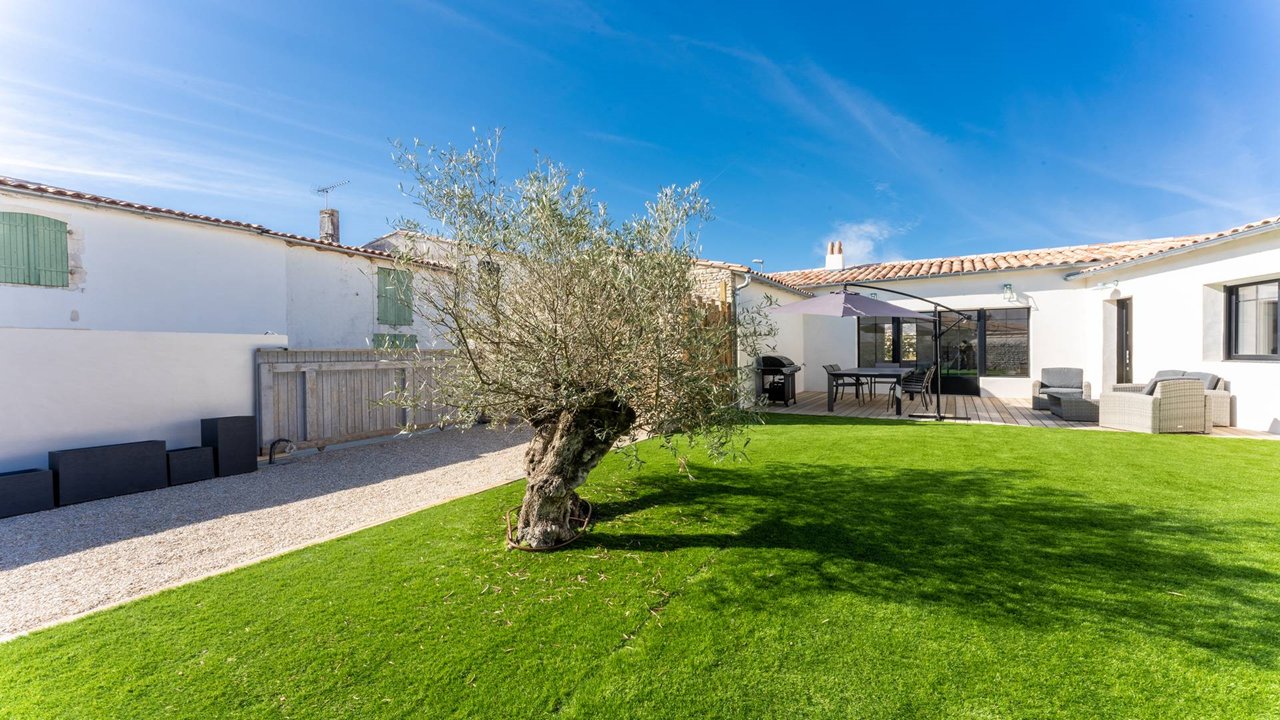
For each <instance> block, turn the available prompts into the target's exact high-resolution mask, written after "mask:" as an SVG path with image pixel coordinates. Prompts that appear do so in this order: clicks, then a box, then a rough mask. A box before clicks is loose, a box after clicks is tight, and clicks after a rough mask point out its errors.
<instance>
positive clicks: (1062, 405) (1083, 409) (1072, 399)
mask: <svg viewBox="0 0 1280 720" xmlns="http://www.w3.org/2000/svg"><path fill="white" fill-rule="evenodd" d="M1045 396H1046V397H1047V398H1049V412H1051V413H1053V414H1054V415H1055V416H1057V417H1060V418H1062V419H1063V420H1066V421H1068V422H1098V401H1097V400H1090V399H1089V398H1087V397H1084V394H1083V393H1080V392H1074V393H1065V392H1064V393H1056V392H1050V393H1045Z"/></svg>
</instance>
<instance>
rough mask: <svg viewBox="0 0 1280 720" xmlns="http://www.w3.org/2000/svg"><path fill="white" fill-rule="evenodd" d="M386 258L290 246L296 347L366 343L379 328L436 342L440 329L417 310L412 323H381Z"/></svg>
mask: <svg viewBox="0 0 1280 720" xmlns="http://www.w3.org/2000/svg"><path fill="white" fill-rule="evenodd" d="M392 265H393V263H391V262H390V261H384V260H375V259H373V258H367V257H362V256H358V255H344V254H341V253H335V252H328V251H321V250H316V249H313V248H309V247H291V248H289V251H288V256H287V282H288V330H289V339H290V342H292V346H291V347H293V348H295V349H307V348H326V349H328V348H365V347H369V343H370V342H371V341H372V338H373V334H374V333H399V334H406V335H417V337H418V345H419V347H421V348H423V349H426V348H431V347H435V344H436V342H437V340H436V338H437V335H438V333H437V332H436V331H435V330H434V329H433V328H431V327H430V326H429V325H428V324H427V323H425V322H424V321H423V320H422V318H420V317H418V316H417V314H416V313H415V315H414V319H413V324H412V325H406V326H390V325H382V324H380V323H378V322H377V317H378V267H379V266H382V267H391V266H392Z"/></svg>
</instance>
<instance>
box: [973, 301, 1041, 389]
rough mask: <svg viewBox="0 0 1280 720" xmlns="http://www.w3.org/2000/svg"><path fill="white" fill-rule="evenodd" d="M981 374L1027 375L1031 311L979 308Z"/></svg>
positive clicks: (997, 375) (1028, 369)
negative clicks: (980, 313) (980, 311)
mask: <svg viewBox="0 0 1280 720" xmlns="http://www.w3.org/2000/svg"><path fill="white" fill-rule="evenodd" d="M980 325H981V326H982V327H981V329H980V330H979V334H980V335H981V337H982V344H983V350H982V374H983V375H985V376H988V377H1027V376H1029V375H1030V374H1031V343H1030V337H1031V310H1030V309H1029V308H1001V309H999V310H983V311H982V316H981V322H980Z"/></svg>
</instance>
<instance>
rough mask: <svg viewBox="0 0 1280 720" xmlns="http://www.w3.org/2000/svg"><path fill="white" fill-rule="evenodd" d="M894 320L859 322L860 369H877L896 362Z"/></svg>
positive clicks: (883, 318) (877, 318)
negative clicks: (879, 366) (882, 364)
mask: <svg viewBox="0 0 1280 720" xmlns="http://www.w3.org/2000/svg"><path fill="white" fill-rule="evenodd" d="M894 323H895V320H894V318H887V317H876V318H866V319H859V320H858V367H875V366H876V365H878V364H880V363H889V362H894V359H893V353H894V345H895V338H896V337H897V335H896V333H894V331H893V330H894Z"/></svg>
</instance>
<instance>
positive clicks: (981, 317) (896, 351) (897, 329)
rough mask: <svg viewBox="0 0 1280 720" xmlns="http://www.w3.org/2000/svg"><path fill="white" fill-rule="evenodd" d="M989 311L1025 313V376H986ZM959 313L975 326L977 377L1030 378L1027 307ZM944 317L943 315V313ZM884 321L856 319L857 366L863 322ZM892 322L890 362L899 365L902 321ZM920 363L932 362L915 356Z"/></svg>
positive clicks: (1029, 324)
mask: <svg viewBox="0 0 1280 720" xmlns="http://www.w3.org/2000/svg"><path fill="white" fill-rule="evenodd" d="M989 310H1002V311H1003V310H1021V311H1022V312H1025V313H1026V314H1027V315H1026V316H1027V334H1026V343H1027V372H1026V374H1025V375H991V374H988V373H987V312H988V311H989ZM961 312H963V313H965V314H966V315H970V316H972V317H973V323H974V325H975V330H976V334H977V340H978V345H977V357H976V358H975V364H976V366H977V377H992V378H1013V379H1025V378H1030V377H1031V366H1032V362H1031V308H1028V307H1010V308H977V309H973V310H963V311H961ZM944 315H945V313H944ZM885 319H886V318H879V317H876V318H858V329H857V335H856V338H857V341H856V342H857V353H858V364H859V365H862V363H863V357H862V324H863V322H875V323H876V324H877V325H879V324H883V321H884V320H885ZM892 320H893V330H894V343H893V360H892V362H898V363H900V362H902V360H901V355H902V331H901V328H902V319H901V318H892ZM946 323H947V320H946V318H945V317H944V319H943V324H944V325H945V324H946ZM921 324H925V323H921ZM926 326H927V324H926ZM917 332H918V331H917ZM917 342H919V341H918V340H917ZM922 362H924V363H926V364H927V363H931V362H933V358H931V357H930V358H920V357H919V356H917V358H916V363H917V364H920V363H922Z"/></svg>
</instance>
